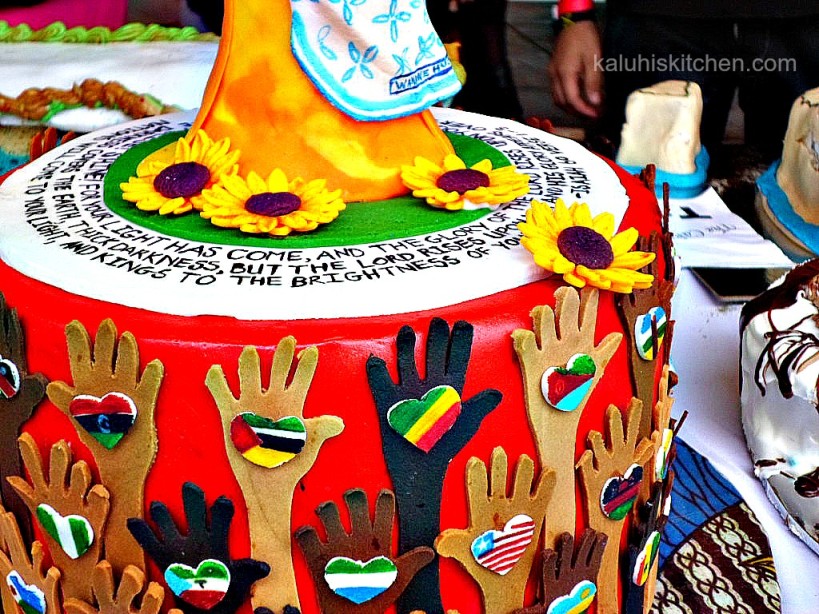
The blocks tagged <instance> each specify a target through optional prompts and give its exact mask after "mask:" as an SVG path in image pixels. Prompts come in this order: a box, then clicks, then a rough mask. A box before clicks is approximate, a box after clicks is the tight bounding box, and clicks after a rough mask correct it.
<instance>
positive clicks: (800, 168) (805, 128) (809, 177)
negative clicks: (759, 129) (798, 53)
mask: <svg viewBox="0 0 819 614" xmlns="http://www.w3.org/2000/svg"><path fill="white" fill-rule="evenodd" d="M776 181H777V183H779V185H780V187H781V188H782V190H784V192H785V193H786V194H787V195H788V200H790V203H791V206H792V207H793V210H794V211H795V212H796V213H797V214H798V215H799V216H800V217H802V219H804V220H805V221H806V222H809V223H811V224H819V87H817V88H815V89H812V90H810V91H809V92H806V93H805V94H804V95H803V96H801V97H800V98H798V99H797V100H796V102H794V103H793V107H792V108H791V115H790V118H789V120H788V131H787V132H786V133H785V144H784V146H783V147H782V162H781V163H780V165H779V170H778V171H777V173H776Z"/></svg>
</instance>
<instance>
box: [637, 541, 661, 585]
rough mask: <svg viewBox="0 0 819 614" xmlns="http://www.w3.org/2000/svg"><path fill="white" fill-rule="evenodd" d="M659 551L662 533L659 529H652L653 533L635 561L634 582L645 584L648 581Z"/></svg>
mask: <svg viewBox="0 0 819 614" xmlns="http://www.w3.org/2000/svg"><path fill="white" fill-rule="evenodd" d="M659 551H660V533H659V531H652V533H651V535H649V536H648V539H646V545H645V546H644V547H643V549H642V550H641V551H640V553H639V554H638V555H637V560H636V561H635V563H634V573H633V574H632V576H631V581H632V582H634V584H636V585H637V586H643V584H645V583H646V581H647V580H648V576H649V575H650V574H651V568H652V567H653V566H654V561H655V560H656V559H657V553H658V552H659Z"/></svg>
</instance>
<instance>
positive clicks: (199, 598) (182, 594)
mask: <svg viewBox="0 0 819 614" xmlns="http://www.w3.org/2000/svg"><path fill="white" fill-rule="evenodd" d="M165 582H167V583H168V588H170V589H171V592H172V593H173V594H174V595H176V596H177V597H179V598H180V599H181V600H182V601H184V602H185V603H187V604H190V605H192V606H193V607H195V608H198V609H200V610H210V609H211V608H213V607H214V606H216V605H217V604H218V603H219V602H220V601H222V599H224V598H225V595H226V594H227V592H228V589H229V588H230V570H229V569H228V568H227V566H226V565H225V564H224V563H222V562H221V561H217V560H215V559H205V560H204V561H202V562H201V563H199V565H198V566H197V567H196V569H194V568H193V567H191V566H190V565H185V564H184V563H174V564H172V565H168V568H167V569H166V570H165Z"/></svg>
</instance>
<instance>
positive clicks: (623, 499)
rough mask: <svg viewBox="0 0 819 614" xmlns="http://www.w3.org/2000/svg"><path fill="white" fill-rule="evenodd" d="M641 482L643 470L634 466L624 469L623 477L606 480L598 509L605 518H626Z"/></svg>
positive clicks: (638, 466)
mask: <svg viewBox="0 0 819 614" xmlns="http://www.w3.org/2000/svg"><path fill="white" fill-rule="evenodd" d="M642 481H643V468H642V467H641V466H640V465H636V464H635V465H632V466H631V467H629V468H628V469H626V472H625V473H624V474H623V477H613V478H609V479H608V480H606V483H605V484H603V490H602V491H601V493H600V507H601V508H602V509H603V514H605V515H606V518H611V519H612V520H622V519H623V518H625V517H626V514H628V513H629V510H631V506H632V505H633V504H634V500H635V499H636V498H637V494H638V493H639V492H640V482H642Z"/></svg>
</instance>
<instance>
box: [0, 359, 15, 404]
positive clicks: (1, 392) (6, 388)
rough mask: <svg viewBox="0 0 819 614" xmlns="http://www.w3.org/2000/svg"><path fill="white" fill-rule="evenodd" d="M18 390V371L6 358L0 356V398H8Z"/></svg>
mask: <svg viewBox="0 0 819 614" xmlns="http://www.w3.org/2000/svg"><path fill="white" fill-rule="evenodd" d="M19 390H20V371H19V369H17V365H15V364H14V363H13V362H11V361H10V360H9V359H8V358H3V357H2V356H0V399H10V398H11V397H13V396H14V395H15V394H17V392H18V391H19Z"/></svg>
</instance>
